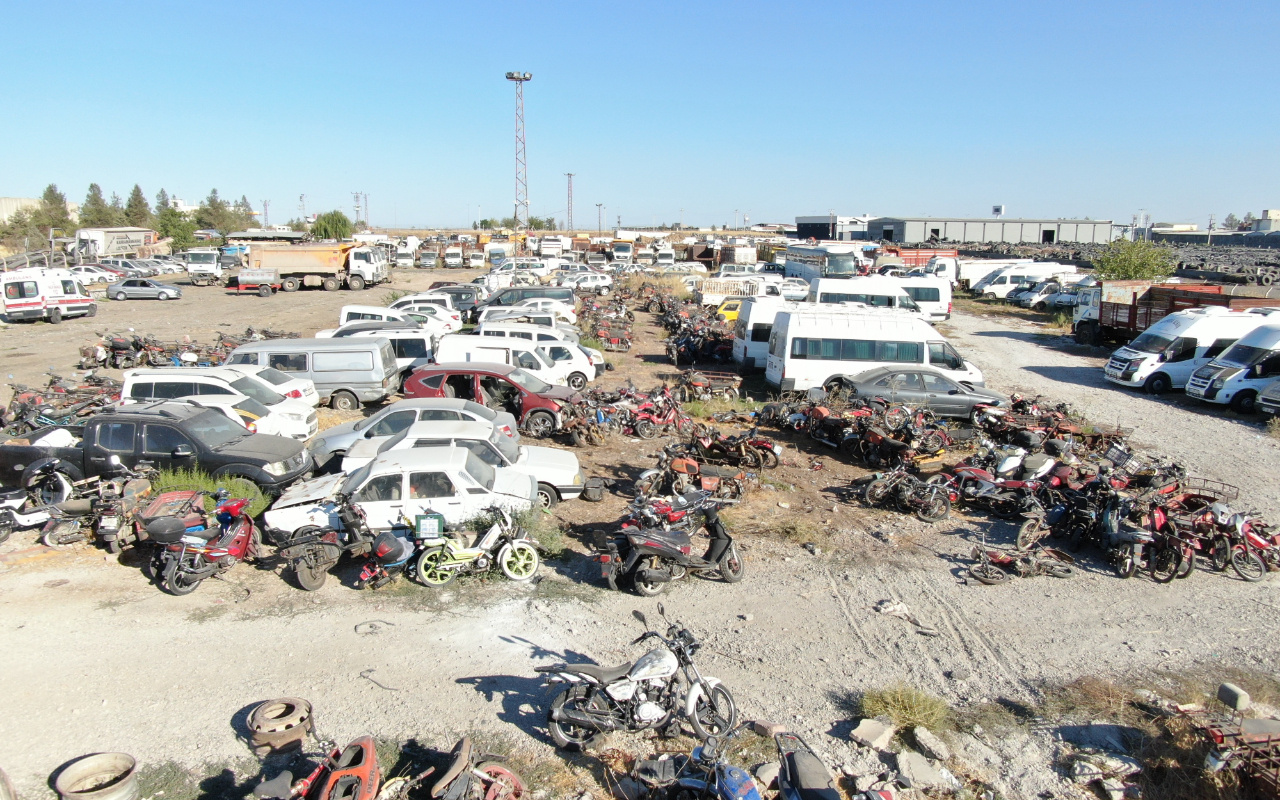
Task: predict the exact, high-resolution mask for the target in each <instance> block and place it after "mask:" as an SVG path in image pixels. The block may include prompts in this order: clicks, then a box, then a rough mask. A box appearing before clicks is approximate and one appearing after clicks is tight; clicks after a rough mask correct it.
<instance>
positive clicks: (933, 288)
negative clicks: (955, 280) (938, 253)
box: [895, 277, 951, 322]
mask: <svg viewBox="0 0 1280 800" xmlns="http://www.w3.org/2000/svg"><path fill="white" fill-rule="evenodd" d="M895 280H897V281H898V283H899V284H901V285H902V288H903V289H905V290H906V291H907V294H908V295H910V296H911V299H912V300H914V301H916V305H918V306H920V311H921V312H922V313H923V314H924V318H925V319H927V320H929V321H930V322H940V321H942V320H947V319H951V281H949V280H947V279H946V278H938V277H932V278H917V277H905V278H896V279H895Z"/></svg>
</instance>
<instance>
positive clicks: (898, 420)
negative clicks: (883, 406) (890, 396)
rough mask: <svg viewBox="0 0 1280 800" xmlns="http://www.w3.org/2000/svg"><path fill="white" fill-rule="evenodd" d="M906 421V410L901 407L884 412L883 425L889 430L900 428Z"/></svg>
mask: <svg viewBox="0 0 1280 800" xmlns="http://www.w3.org/2000/svg"><path fill="white" fill-rule="evenodd" d="M906 421H907V410H906V409H905V408H903V407H902V406H894V407H893V408H890V409H888V410H886V411H885V412H884V424H885V425H888V426H889V427H890V428H900V427H902V425H903V423H905V422H906Z"/></svg>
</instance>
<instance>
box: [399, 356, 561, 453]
mask: <svg viewBox="0 0 1280 800" xmlns="http://www.w3.org/2000/svg"><path fill="white" fill-rule="evenodd" d="M574 394H575V392H574V391H573V390H572V389H569V388H567V387H564V386H552V385H551V384H549V383H546V382H545V381H543V380H542V379H541V378H537V377H534V376H533V375H530V374H529V373H528V372H525V371H524V370H522V369H520V368H519V367H512V366H508V365H506V364H485V363H481V362H475V361H471V362H458V363H454V364H436V365H435V366H431V367H423V368H422V369H419V370H417V371H415V372H414V373H413V374H412V375H410V376H409V377H408V379H406V380H405V382H404V396H405V397H414V398H416V397H459V398H462V399H463V400H474V401H475V402H477V403H479V404H480V405H482V406H485V407H486V408H492V409H494V410H495V411H507V412H510V413H511V414H512V415H514V416H515V418H516V419H518V420H520V427H521V428H523V429H524V430H525V431H527V432H528V433H529V435H531V436H549V435H551V434H552V433H555V432H556V431H558V430H560V427H561V424H562V422H563V420H562V418H561V416H560V408H561V407H562V406H564V405H565V404H567V403H569V402H570V399H571V398H572V397H573V396H574Z"/></svg>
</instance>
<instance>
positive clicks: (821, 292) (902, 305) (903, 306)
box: [809, 275, 924, 317]
mask: <svg viewBox="0 0 1280 800" xmlns="http://www.w3.org/2000/svg"><path fill="white" fill-rule="evenodd" d="M809 302H811V303H861V304H863V305H866V306H872V307H874V308H896V309H898V310H900V311H907V312H910V313H912V314H915V315H917V316H919V317H923V316H924V312H923V311H922V310H921V309H920V306H918V305H917V304H916V301H915V300H912V299H911V295H910V293H908V292H907V290H906V289H905V288H904V287H903V285H902V279H901V278H890V277H887V276H884V275H868V276H866V277H863V278H818V279H816V280H813V281H810V282H809Z"/></svg>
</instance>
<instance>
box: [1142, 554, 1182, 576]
mask: <svg viewBox="0 0 1280 800" xmlns="http://www.w3.org/2000/svg"><path fill="white" fill-rule="evenodd" d="M1181 561H1182V553H1181V552H1180V551H1179V550H1178V548H1176V547H1160V548H1157V549H1156V551H1155V552H1154V553H1152V554H1151V566H1150V567H1149V568H1148V569H1149V571H1150V572H1151V579H1152V580H1154V581H1155V582H1156V583H1168V582H1169V581H1171V580H1173V579H1174V577H1176V576H1177V574H1178V568H1179V567H1180V566H1181Z"/></svg>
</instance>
